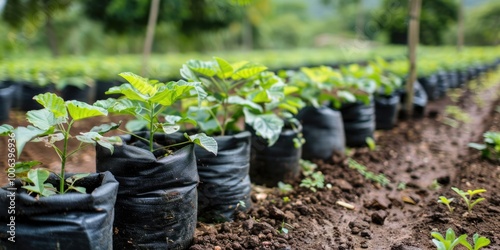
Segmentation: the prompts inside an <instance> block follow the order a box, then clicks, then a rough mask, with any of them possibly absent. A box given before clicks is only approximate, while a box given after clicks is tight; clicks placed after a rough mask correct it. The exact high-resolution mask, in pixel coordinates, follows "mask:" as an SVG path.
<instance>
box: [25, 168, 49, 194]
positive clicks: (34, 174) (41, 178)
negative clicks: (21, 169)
mask: <svg viewBox="0 0 500 250" xmlns="http://www.w3.org/2000/svg"><path fill="white" fill-rule="evenodd" d="M49 176H50V172H49V171H48V170H46V169H31V170H30V171H29V172H28V175H27V178H28V180H29V181H30V182H31V183H32V184H33V185H32V186H23V188H24V189H26V190H28V191H31V192H34V193H37V194H40V195H42V196H50V195H53V194H55V193H54V192H52V191H48V190H45V185H44V184H45V181H47V179H48V178H49Z"/></svg>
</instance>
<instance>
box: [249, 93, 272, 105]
mask: <svg viewBox="0 0 500 250" xmlns="http://www.w3.org/2000/svg"><path fill="white" fill-rule="evenodd" d="M252 101H253V102H256V103H266V102H270V101H271V97H270V96H269V92H268V91H267V90H263V91H260V92H258V93H257V94H256V95H255V96H254V97H253V98H252Z"/></svg>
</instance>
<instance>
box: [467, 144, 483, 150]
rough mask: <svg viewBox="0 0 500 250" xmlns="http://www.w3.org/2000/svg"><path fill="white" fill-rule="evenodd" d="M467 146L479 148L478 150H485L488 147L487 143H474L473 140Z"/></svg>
mask: <svg viewBox="0 0 500 250" xmlns="http://www.w3.org/2000/svg"><path fill="white" fill-rule="evenodd" d="M467 146H468V147H469V148H474V149H477V150H485V149H486V148H487V147H488V146H486V145H485V144H479V143H474V142H471V143H469V144H467Z"/></svg>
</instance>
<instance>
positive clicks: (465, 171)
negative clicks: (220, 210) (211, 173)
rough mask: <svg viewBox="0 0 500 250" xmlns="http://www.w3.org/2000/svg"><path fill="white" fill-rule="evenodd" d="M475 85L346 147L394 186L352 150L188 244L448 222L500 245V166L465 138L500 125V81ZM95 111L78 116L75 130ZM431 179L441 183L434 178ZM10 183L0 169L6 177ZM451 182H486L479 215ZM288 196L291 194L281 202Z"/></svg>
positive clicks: (398, 233)
mask: <svg viewBox="0 0 500 250" xmlns="http://www.w3.org/2000/svg"><path fill="white" fill-rule="evenodd" d="M489 77H490V81H496V82H498V81H497V80H500V79H498V76H496V80H495V79H493V77H494V76H492V75H490V76H489ZM482 82H483V84H484V82H485V81H482ZM476 85H477V84H473V86H476ZM472 89H474V91H471V90H468V91H465V93H463V94H462V95H461V97H459V98H458V99H456V100H455V99H454V102H453V101H452V100H450V99H449V98H445V99H443V100H439V101H435V102H432V103H430V105H429V106H428V108H427V111H428V113H430V114H431V115H430V116H429V115H427V116H426V117H425V118H423V119H421V120H414V121H402V122H399V123H398V126H397V127H396V128H395V129H393V130H391V131H378V132H377V133H376V141H377V149H376V150H375V151H370V150H369V149H367V148H361V149H355V150H352V151H351V152H350V154H349V157H352V158H353V159H354V160H356V161H357V162H359V163H361V164H363V165H365V166H366V167H367V168H368V170H369V171H372V172H374V173H377V174H378V173H383V174H384V175H385V176H387V177H388V178H389V180H390V181H391V183H390V184H389V185H388V186H386V187H382V186H381V185H379V184H377V183H373V182H371V181H367V180H366V179H365V178H364V177H363V176H362V175H360V174H359V173H358V172H357V171H356V170H354V169H351V168H350V167H349V164H348V163H347V157H337V156H336V157H333V158H332V159H331V160H330V161H327V162H317V163H318V170H320V171H322V172H323V173H324V175H325V182H326V183H329V184H331V188H329V189H328V188H326V189H322V190H319V191H317V192H315V193H314V192H311V191H309V190H306V189H303V188H298V183H299V181H297V182H296V183H293V184H294V186H295V187H296V188H295V191H293V192H291V193H289V194H286V195H283V194H280V193H279V190H277V189H267V188H263V187H258V186H255V187H254V191H253V193H252V199H253V201H254V205H253V207H252V208H251V209H250V210H249V211H248V213H239V214H238V215H237V216H236V219H235V221H234V222H227V223H223V224H216V225H211V224H203V223H199V224H198V227H197V232H196V237H195V241H194V243H193V246H192V247H191V249H362V248H366V249H394V250H396V249H407V250H410V249H433V245H432V243H431V236H430V232H431V231H433V230H437V231H439V232H441V233H444V232H445V231H446V229H447V228H449V227H451V228H453V229H454V230H455V232H457V234H462V233H467V234H469V239H470V238H471V236H472V234H474V233H476V232H477V233H479V234H480V235H482V236H486V237H488V238H489V239H490V240H491V241H492V243H491V245H490V247H489V248H488V249H500V194H499V192H498V191H499V185H500V166H499V164H498V163H493V162H490V161H486V160H483V159H481V158H480V154H479V153H478V152H475V151H474V150H472V149H468V147H467V143H469V142H481V141H482V133H483V132H484V131H488V130H494V131H499V130H500V127H499V126H500V113H498V112H496V111H495V107H496V104H497V100H498V99H499V98H498V97H499V95H498V87H497V86H490V87H486V88H483V89H482V90H481V89H478V88H477V87H472ZM476 92H477V93H476ZM447 105H456V106H458V107H461V108H462V109H463V111H464V112H463V113H467V114H468V115H469V116H470V121H469V122H467V123H459V127H458V128H454V127H451V126H449V125H446V124H444V123H443V121H445V117H444V116H445V115H444V109H445V107H446V106H447ZM23 119H24V118H23V117H22V114H21V113H20V112H12V113H11V120H10V122H8V123H10V124H12V125H18V124H26V122H25V121H24V120H23ZM97 120H99V119H94V120H92V121H90V122H88V123H82V124H81V125H78V124H77V126H76V127H75V132H78V131H79V130H81V131H83V130H84V129H85V126H87V125H86V124H91V123H94V122H96V121H97ZM112 120H113V121H115V122H116V121H118V120H120V118H113V119H112ZM104 122H108V121H104ZM5 142H6V138H0V145H1V147H0V152H2V151H3V152H6V149H5V147H4V145H6V143H5ZM72 146H75V145H72ZM6 155H7V154H6V153H0V162H2V163H4V164H5V162H6V160H7V159H6ZM94 156H95V153H94V149H93V148H92V147H89V148H86V149H85V150H84V151H82V153H81V154H80V155H79V156H78V157H76V158H72V159H70V161H69V163H68V171H69V172H92V171H95V160H94ZM22 159H38V160H40V161H42V162H43V163H44V165H45V166H46V167H49V168H52V169H57V168H58V167H59V164H58V161H57V160H56V159H57V156H56V155H55V154H54V153H53V152H52V150H51V149H50V148H45V147H44V146H43V144H31V145H28V146H27V147H26V149H25V152H24V154H23V157H22ZM435 182H438V183H439V186H440V188H436V185H434V186H433V185H432V184H433V183H435ZM5 183H6V180H4V178H2V179H1V180H0V184H2V185H3V184H5ZM403 184H404V185H403ZM451 187H459V188H461V189H475V188H485V189H487V190H488V191H487V192H486V193H485V194H484V195H483V197H485V198H486V201H485V202H483V203H480V204H479V205H477V206H476V207H475V208H474V210H473V214H465V212H466V209H465V207H464V205H463V202H462V201H460V200H459V198H458V197H457V196H456V195H455V194H454V193H453V192H452V191H451V189H450V188H451ZM441 195H444V196H446V197H455V202H454V206H455V207H456V210H455V212H454V213H449V212H447V208H446V207H445V206H443V205H442V204H439V203H437V202H436V201H437V199H438V197H439V196H441ZM285 196H286V197H288V199H289V201H287V202H285V201H284V199H283V198H284V197H285ZM338 201H343V202H346V203H348V204H352V205H354V209H353V210H351V209H347V208H345V207H344V206H341V205H338V203H337V202H338ZM284 231H288V232H287V233H285V232H284Z"/></svg>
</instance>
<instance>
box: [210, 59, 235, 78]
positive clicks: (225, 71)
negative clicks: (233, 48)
mask: <svg viewBox="0 0 500 250" xmlns="http://www.w3.org/2000/svg"><path fill="white" fill-rule="evenodd" d="M214 59H215V61H216V62H217V65H218V66H219V69H218V70H217V77H219V78H220V79H227V78H229V77H231V76H232V75H233V67H232V66H231V64H229V63H228V62H227V61H226V60H224V59H222V58H220V57H214Z"/></svg>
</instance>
